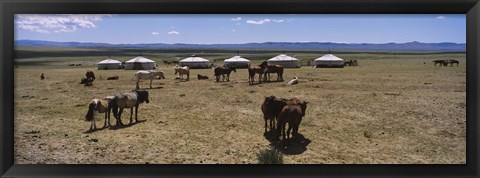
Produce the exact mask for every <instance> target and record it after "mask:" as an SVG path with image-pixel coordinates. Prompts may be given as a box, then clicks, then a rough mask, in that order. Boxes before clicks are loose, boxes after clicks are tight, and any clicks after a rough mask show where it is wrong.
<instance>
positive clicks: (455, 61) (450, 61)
mask: <svg viewBox="0 0 480 178" xmlns="http://www.w3.org/2000/svg"><path fill="white" fill-rule="evenodd" d="M448 62H449V63H450V66H453V64H454V63H455V64H457V66H458V64H459V63H460V62H459V61H457V60H455V59H449V60H448Z"/></svg>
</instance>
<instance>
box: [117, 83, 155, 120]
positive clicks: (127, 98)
mask: <svg viewBox="0 0 480 178" xmlns="http://www.w3.org/2000/svg"><path fill="white" fill-rule="evenodd" d="M143 102H146V103H149V102H150V100H149V99H148V91H146V90H132V92H128V93H117V94H115V95H114V96H113V99H112V102H110V103H111V107H112V111H113V116H114V117H115V119H116V120H117V123H116V125H117V126H119V125H124V124H123V123H122V113H123V109H124V108H130V124H131V123H132V115H133V108H135V122H138V106H139V105H140V104H141V103H143ZM118 108H120V111H119V110H118Z"/></svg>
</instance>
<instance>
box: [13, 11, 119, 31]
mask: <svg viewBox="0 0 480 178" xmlns="http://www.w3.org/2000/svg"><path fill="white" fill-rule="evenodd" d="M111 16H112V15H110V14H98V15H95V14H54V15H53V14H48V15H47V14H22V15H15V26H16V27H17V28H19V29H23V30H27V31H32V32H38V33H51V32H55V33H62V32H75V31H77V30H78V29H82V28H96V27H97V25H95V23H96V22H97V21H101V20H102V18H103V17H111Z"/></svg>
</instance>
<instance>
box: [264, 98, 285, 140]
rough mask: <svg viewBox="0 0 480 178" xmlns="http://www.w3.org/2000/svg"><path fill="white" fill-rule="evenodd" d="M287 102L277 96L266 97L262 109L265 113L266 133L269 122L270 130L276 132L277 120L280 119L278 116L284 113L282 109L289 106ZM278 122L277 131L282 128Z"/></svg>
mask: <svg viewBox="0 0 480 178" xmlns="http://www.w3.org/2000/svg"><path fill="white" fill-rule="evenodd" d="M286 102H287V100H286V99H283V98H276V97H275V96H273V95H272V96H266V97H265V99H264V101H263V103H262V106H261V109H262V112H263V119H264V120H265V133H266V132H267V128H268V121H269V120H270V130H275V120H276V119H278V115H279V114H280V112H281V111H282V108H283V107H284V106H285V105H286V104H287V103H286ZM278 126H279V125H278V122H277V131H280V130H278V129H279V128H280V127H278Z"/></svg>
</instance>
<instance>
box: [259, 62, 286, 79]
mask: <svg viewBox="0 0 480 178" xmlns="http://www.w3.org/2000/svg"><path fill="white" fill-rule="evenodd" d="M259 66H260V67H261V68H262V69H263V73H264V74H263V81H267V75H268V81H270V73H277V81H283V66H281V65H268V63H267V61H263V62H262V63H261V64H260V65H259Z"/></svg>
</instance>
